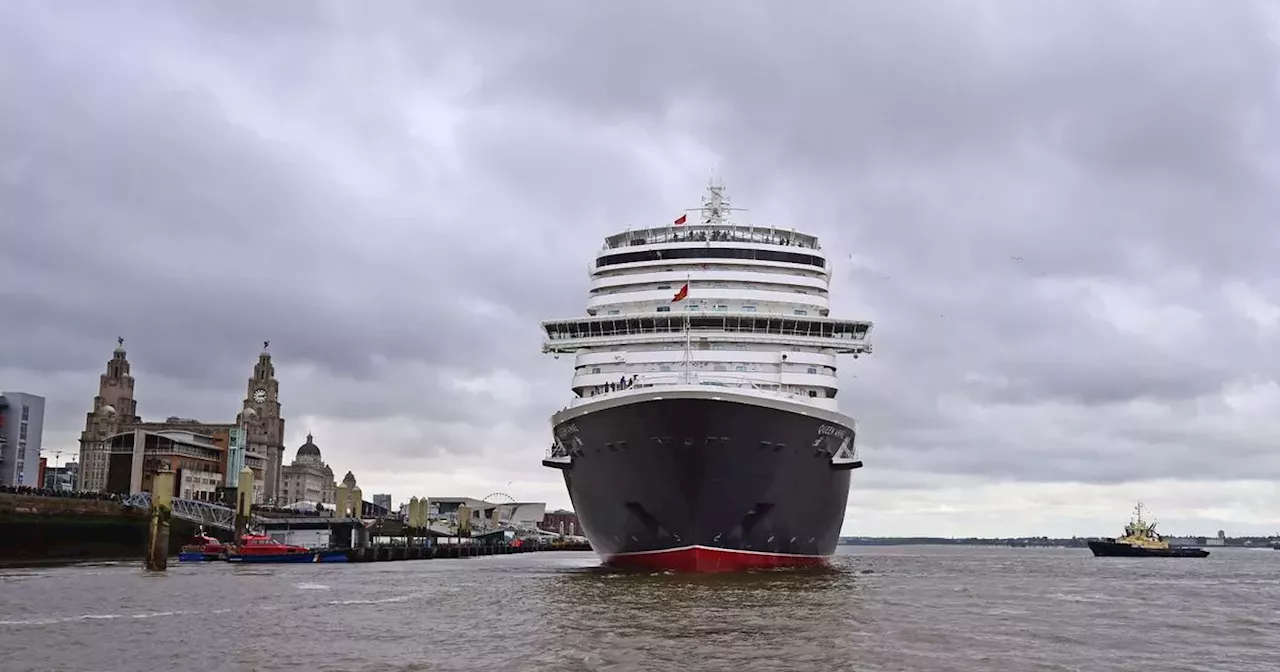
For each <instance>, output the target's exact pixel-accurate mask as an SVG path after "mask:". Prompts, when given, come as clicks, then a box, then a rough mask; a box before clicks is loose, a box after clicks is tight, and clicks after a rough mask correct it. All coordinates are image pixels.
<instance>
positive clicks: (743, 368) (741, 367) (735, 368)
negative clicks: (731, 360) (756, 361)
mask: <svg viewBox="0 0 1280 672" xmlns="http://www.w3.org/2000/svg"><path fill="white" fill-rule="evenodd" d="M733 370H734V371H746V370H747V367H745V366H742V365H741V364H739V365H738V366H735V367H733Z"/></svg>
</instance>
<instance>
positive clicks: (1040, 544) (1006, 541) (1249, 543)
mask: <svg viewBox="0 0 1280 672" xmlns="http://www.w3.org/2000/svg"><path fill="white" fill-rule="evenodd" d="M1098 538H1100V537H1072V538H1070V539H1053V538H1049V537H995V538H980V537H970V538H963V539H957V538H952V537H840V545H841V546H1013V547H1019V548H1023V547H1026V548H1032V547H1036V548H1085V547H1087V546H1088V542H1089V540H1090V539H1098ZM1165 538H1166V539H1169V540H1171V541H1172V540H1175V539H1176V540H1185V541H1186V542H1187V543H1186V544H1185V545H1196V546H1212V547H1218V548H1271V547H1272V546H1273V544H1276V543H1278V542H1277V540H1276V539H1273V538H1269V537H1239V538H1230V537H1229V538H1227V539H1225V540H1222V541H1221V542H1218V539H1217V538H1216V537H1175V536H1167V537H1165ZM1210 540H1212V541H1210Z"/></svg>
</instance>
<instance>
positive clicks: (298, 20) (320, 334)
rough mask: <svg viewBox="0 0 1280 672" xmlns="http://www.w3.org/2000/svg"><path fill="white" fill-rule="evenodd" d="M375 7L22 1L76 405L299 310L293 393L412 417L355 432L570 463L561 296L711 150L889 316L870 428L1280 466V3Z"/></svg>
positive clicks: (30, 317) (26, 117)
mask: <svg viewBox="0 0 1280 672" xmlns="http://www.w3.org/2000/svg"><path fill="white" fill-rule="evenodd" d="M348 7H349V6H348V5H343V4H339V3H268V4H266V5H264V4H262V3H202V2H195V3H182V4H181V5H173V4H164V3H112V4H111V5H110V6H107V5H103V4H99V3H80V4H74V3H59V6H58V9H57V10H56V11H55V10H54V9H52V8H50V7H48V6H45V5H39V4H36V3H25V4H24V3H8V4H5V5H4V6H3V7H0V90H3V91H4V92H5V95H4V96H0V147H3V149H4V151H3V153H0V205H2V206H3V208H2V209H0V227H2V230H3V232H4V233H5V234H6V240H14V239H15V238H14V235H13V233H14V232H17V233H18V238H17V239H19V240H20V241H21V242H20V244H19V245H18V246H8V247H6V248H3V249H0V263H2V264H3V265H4V268H5V269H6V275H7V277H8V280H7V281H6V283H4V284H3V285H0V310H2V311H3V314H4V315H5V324H6V327H7V328H6V339H7V341H6V349H5V350H4V351H3V352H0V369H4V370H10V371H14V370H20V371H24V372H26V373H25V374H24V375H29V376H31V378H30V380H45V381H49V380H52V381H57V383H56V385H55V386H54V389H49V390H44V392H45V393H46V394H47V395H49V396H51V397H56V398H58V402H57V404H60V405H55V406H53V407H52V408H54V409H55V411H56V412H57V415H56V417H55V420H56V422H52V423H50V424H51V426H53V425H57V426H58V427H64V428H72V429H73V428H74V427H75V426H77V425H78V424H79V423H80V422H81V421H82V420H81V419H82V415H81V414H82V413H83V411H84V410H86V408H87V404H88V401H89V397H90V396H91V395H92V391H93V387H94V385H95V382H96V375H97V373H98V372H99V371H100V370H101V368H102V365H103V361H104V360H105V359H106V357H107V356H109V352H110V347H111V346H112V339H113V338H114V337H115V336H117V335H124V336H126V337H128V339H129V348H130V355H131V357H132V358H133V359H134V361H135V362H136V364H135V366H136V367H137V368H138V369H140V370H142V371H144V372H145V374H146V375H147V376H150V378H149V379H147V380H140V381H139V385H140V386H147V385H150V386H152V387H151V389H153V390H155V394H157V395H161V396H160V397H159V398H160V399H167V400H169V403H172V404H174V405H175V406H177V407H179V408H180V409H183V410H182V412H183V413H184V414H200V413H206V412H207V413H210V414H213V416H215V417H211V419H216V418H217V417H226V416H228V415H230V414H231V413H233V412H234V410H235V406H236V405H237V403H238V399H239V398H240V397H241V396H243V394H244V390H243V387H244V379H245V377H246V376H247V375H248V373H249V369H250V368H251V367H252V364H253V361H254V358H255V357H256V354H257V349H258V346H259V345H260V341H261V340H263V339H271V340H272V341H273V347H272V349H273V351H274V352H275V353H276V357H277V360H276V361H277V367H278V368H280V369H281V370H282V371H283V370H285V369H286V367H292V368H291V369H289V371H290V374H289V375H291V376H292V377H293V378H292V379H291V381H286V385H288V384H289V383H290V382H291V383H292V385H293V387H292V388H288V389H287V390H286V396H287V398H286V399H285V404H286V414H294V415H293V416H292V417H307V418H308V422H313V421H314V422H321V421H322V420H324V419H332V420H333V421H334V422H339V421H341V422H357V421H377V420H378V419H379V418H384V419H385V421H386V424H387V425H388V426H392V425H394V426H395V427H401V428H402V429H397V430H396V431H395V432H391V433H388V434H387V436H386V438H385V440H383V439H382V438H379V439H377V441H378V443H377V445H374V446H365V447H363V448H359V449H356V448H351V449H349V452H346V453H344V452H343V451H344V450H348V449H345V448H343V447H342V446H341V441H340V440H337V439H336V438H335V439H330V440H329V442H328V443H326V449H325V450H326V453H325V454H326V459H333V458H332V457H331V456H335V455H336V456H345V457H346V458H348V459H351V460H367V461H370V462H372V461H376V460H377V459H379V457H378V456H379V455H384V456H386V459H387V460H389V461H399V460H407V459H411V458H412V457H413V456H420V455H423V454H424V453H425V454H428V455H433V456H445V455H454V456H458V455H470V456H473V457H476V456H479V455H481V454H483V455H486V456H487V455H490V451H492V454H493V455H498V456H501V455H502V454H503V452H502V451H504V450H505V451H511V452H509V453H507V454H511V455H515V454H517V453H516V452H515V451H517V450H527V451H528V452H530V455H531V456H532V461H531V462H530V464H531V467H530V468H531V469H533V468H536V453H537V452H539V451H540V450H541V446H542V443H543V442H544V438H545V434H546V426H545V417H546V415H547V414H549V413H550V412H551V411H553V410H555V409H556V408H559V407H560V406H562V405H563V403H564V399H565V394H566V389H565V387H566V385H567V381H568V378H569V376H570V373H569V368H570V362H569V360H567V359H564V358H562V359H561V360H559V361H553V360H550V359H548V358H545V357H543V356H541V355H540V354H538V330H537V324H536V323H537V320H539V319H542V318H550V317H569V316H573V315H577V314H581V312H582V304H583V301H585V296H586V294H585V292H586V288H587V277H586V272H587V271H586V266H587V263H588V261H589V259H590V257H591V255H592V254H593V253H594V251H595V250H596V249H597V248H598V246H599V244H600V238H601V237H602V236H603V235H606V234H608V233H613V232H616V231H618V230H621V229H623V228H625V227H627V226H641V225H647V224H652V223H655V222H662V221H667V220H666V218H667V217H668V216H669V214H670V213H671V212H672V211H674V210H676V209H677V208H682V207H687V206H688V205H690V202H691V201H693V200H694V199H696V198H697V197H698V195H699V194H698V193H697V190H698V189H699V187H700V185H701V182H702V180H703V179H705V169H706V168H708V167H710V165H701V164H700V165H688V164H690V163H692V162H706V163H707V164H718V166H719V167H720V168H721V172H722V173H723V174H724V176H725V177H726V179H727V180H728V182H729V187H730V191H731V193H732V194H733V195H734V196H735V198H736V202H737V204H738V205H742V206H746V207H749V208H751V211H750V213H749V216H750V217H751V218H752V219H753V220H755V221H757V222H760V223H765V224H777V225H779V226H782V227H790V226H796V227H800V228H803V229H806V230H810V231H813V232H815V233H818V234H820V235H821V236H822V238H823V241H824V244H825V246H826V248H827V251H828V253H829V255H830V256H831V258H832V260H833V262H834V264H835V279H834V280H833V283H832V290H833V301H834V305H835V310H834V311H833V312H834V313H836V314H839V315H847V316H850V317H868V318H871V319H874V320H876V322H877V327H876V332H875V337H876V339H877V351H876V353H875V354H874V355H872V356H870V357H865V358H862V359H860V360H858V361H857V362H853V361H846V362H843V363H842V368H841V375H842V377H843V382H844V390H843V391H842V394H841V398H842V402H843V405H844V407H845V408H846V409H847V410H849V411H850V412H852V413H854V414H855V415H857V416H858V417H859V418H860V420H861V422H862V428H861V436H862V440H863V441H864V444H863V445H864V451H865V453H866V457H867V459H868V464H870V465H879V466H880V467H881V468H884V469H886V470H890V471H897V472H898V473H916V474H919V473H923V472H936V473H938V474H974V475H983V476H987V477H997V478H1002V479H1012V480H1027V481H1037V480H1055V481H1080V480H1087V481H1096V482H1108V483H1110V482H1116V481H1117V480H1123V479H1125V478H1132V477H1133V474H1134V473H1135V470H1139V469H1140V470H1141V472H1142V474H1141V475H1142V476H1143V477H1148V478H1155V477H1159V476H1180V477H1186V476H1188V474H1194V475H1195V476H1196V477H1200V478H1216V477H1253V476H1256V475H1257V474H1259V473H1264V472H1265V470H1266V469H1273V468H1276V465H1275V464H1274V459H1273V458H1270V457H1268V456H1267V454H1266V453H1265V451H1262V450H1260V449H1259V446H1260V445H1263V443H1264V439H1265V437H1266V436H1267V430H1266V428H1265V424H1264V420H1265V415H1266V414H1265V413H1264V412H1261V411H1258V410H1256V409H1253V407H1249V408H1250V410H1248V411H1247V412H1246V411H1241V410H1240V408H1239V407H1238V406H1232V405H1228V404H1225V403H1222V402H1221V400H1222V399H1225V398H1227V397H1228V395H1231V394H1235V395H1243V396H1245V397H1251V398H1253V397H1256V398H1261V399H1265V398H1266V397H1264V396H1260V395H1263V394H1264V392H1262V391H1259V390H1261V389H1262V388H1257V389H1253V388H1243V387H1241V386H1243V385H1246V383H1247V382H1249V381H1252V382H1254V383H1262V382H1266V381H1269V380H1272V379H1273V378H1274V373H1273V372H1274V371H1275V370H1276V367H1277V366H1280V350H1278V349H1276V348H1275V347H1273V345H1272V342H1273V339H1274V335H1273V334H1272V332H1270V331H1267V329H1265V328H1261V327H1259V326H1257V324H1255V323H1254V322H1252V321H1250V319H1249V318H1248V317H1247V316H1245V315H1243V314H1241V312H1240V310H1239V308H1238V307H1236V306H1233V305H1232V304H1230V303H1229V302H1228V300H1227V296H1226V293H1225V290H1224V287H1225V284H1224V283H1227V282H1228V281H1239V282H1242V283H1244V284H1245V285H1248V286H1251V287H1253V288H1254V289H1255V290H1257V291H1259V292H1261V294H1262V296H1264V297H1266V296H1274V295H1275V291H1274V290H1276V289H1277V287H1280V284H1277V279H1276V276H1275V273H1274V271H1272V270H1271V267H1272V265H1273V263H1274V262H1273V260H1274V259H1275V258H1276V256H1277V251H1278V248H1280V244H1278V241H1277V229H1275V227H1274V226H1272V224H1273V220H1274V216H1275V212H1276V211H1277V205H1278V204H1277V196H1276V194H1277V193H1280V190H1277V189H1275V183H1276V179H1275V176H1276V169H1277V163H1276V160H1275V159H1274V157H1275V156H1277V152H1276V150H1277V140H1278V135H1277V133H1278V130H1280V129H1278V128H1277V123H1280V122H1278V121H1277V120H1280V105H1278V104H1277V103H1278V101H1277V97H1276V92H1277V89H1276V81H1277V77H1276V76H1277V74H1278V73H1277V62H1278V61H1277V53H1276V48H1275V44H1274V41H1273V39H1272V37H1271V31H1272V30H1273V28H1272V26H1273V25H1274V22H1273V20H1272V17H1271V16H1269V15H1268V14H1267V13H1266V12H1267V11H1269V10H1268V9H1267V6H1266V5H1265V4H1264V3H1253V4H1250V3H1244V2H1236V3H1221V2H1211V1H1206V2H1181V3H1155V2H1132V3H1125V4H1123V5H1116V4H1115V3H1105V2H1086V3H1081V2H1069V3H1068V2H1048V1H1044V2H1024V3H1016V4H1013V3H915V4H908V5H904V4H902V3H847V2H789V3H771V4H765V3H756V4H748V3H741V2H704V3H699V4H698V6H697V9H696V11H695V10H694V9H691V8H690V6H689V5H688V4H687V3H679V2H674V1H658V2H646V3H617V2H611V3H572V4H570V3H551V4H548V3H536V4H530V3H513V4H510V5H506V6H503V7H502V8H501V9H499V8H497V7H496V6H494V5H486V4H477V3H470V4H468V3H451V4H447V5H443V6H436V5H432V6H431V7H426V6H424V5H422V4H420V3H409V2H401V3H379V4H378V6H377V8H376V10H371V9H361V10H360V11H356V10H354V9H349V8H348ZM862 264H866V265H869V268H859V265H862ZM10 324H17V325H20V326H19V327H18V328H16V329H14V328H10V327H8V325H10ZM503 371H509V372H512V374H514V375H515V376H516V378H517V379H518V378H523V381H521V382H513V380H512V379H511V378H509V377H505V374H501V372H503ZM50 376H52V377H50ZM76 376H79V378H76ZM69 380H77V381H78V382H76V383H74V384H71V383H68V382H66V381H69ZM477 381H478V382H477ZM64 387H65V389H64ZM1241 390H1243V391H1241ZM1135 404H1137V405H1136V406H1135ZM1143 404H1146V405H1147V406H1142V405H1143ZM155 406H159V402H158V401H156V402H153V403H152V407H155ZM1148 406H1150V407H1153V408H1159V409H1164V410H1163V411H1161V413H1163V415H1161V414H1153V415H1150V416H1148V415H1145V414H1144V413H1146V411H1141V410H1140V409H1143V408H1147V407H1148ZM148 408H150V407H148ZM58 409H62V410H58ZM185 409H191V410H190V411H188V410H185ZM1135 409H1139V410H1135ZM155 412H158V413H160V412H164V411H160V410H159V408H157V409H156V411H155ZM174 412H178V411H177V410H176V409H175V411H174ZM144 413H152V411H150V410H145V411H144ZM1242 413H1243V415H1241V414H1242ZM313 419H314V420H313ZM362 426H363V425H362ZM500 427H501V428H504V429H502V430H501V432H499V431H498V430H496V429H494V428H500ZM511 427H514V428H518V429H510V428H511ZM1233 427H1234V429H1231V428H1233ZM294 429H296V428H294V427H291V431H293V430H294ZM485 430H491V431H492V432H497V433H493V434H492V435H491V436H489V437H488V438H486V437H485V436H482V435H481V433H482V432H483V431H485ZM298 431H301V430H298ZM370 431H372V430H370ZM388 432H390V430H388ZM517 434H520V435H522V436H523V437H524V438H522V439H516V438H514V437H516V435H517ZM494 437H497V438H494ZM350 441H351V442H352V443H353V444H354V443H357V442H360V441H359V440H358V439H357V438H356V437H352V439H351V440H350ZM370 441H373V439H370ZM501 442H506V443H505V444H504V445H497V443H501ZM360 443H361V445H364V444H363V442H360ZM516 443H520V444H521V445H520V446H517V445H514V444H516ZM523 444H527V446H526V445H523ZM519 454H520V455H523V453H519ZM477 459H478V458H477ZM512 459H514V458H512ZM521 459H523V458H521ZM397 463H399V462H397ZM544 476H545V475H544ZM547 478H550V477H547ZM926 480H927V479H926ZM908 481H910V479H909V478H908V479H906V480H904V481H902V482H904V483H906V482H908ZM894 482H896V481H894ZM881 485H883V486H884V487H899V486H895V485H893V482H890V481H883V482H882V483H881ZM901 487H907V486H901Z"/></svg>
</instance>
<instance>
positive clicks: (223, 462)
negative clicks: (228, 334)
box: [79, 338, 284, 504]
mask: <svg viewBox="0 0 1280 672" xmlns="http://www.w3.org/2000/svg"><path fill="white" fill-rule="evenodd" d="M116 341H117V343H116V349H115V350H114V351H113V352H112V356H111V359H110V360H108V361H107V368H106V372H105V373H103V374H102V375H101V376H100V377H99V380H98V395H97V396H96V397H94V400H93V409H92V410H91V411H89V412H88V413H87V414H86V416H85V426H84V430H83V431H82V432H81V434H80V460H79V465H80V471H79V480H80V483H79V488H80V489H82V490H89V491H96V492H116V491H115V490H112V489H111V487H109V485H108V482H111V483H112V484H114V486H115V487H122V486H124V484H126V483H129V484H132V479H125V478H124V476H121V475H120V473H119V472H117V475H116V477H115V478H114V479H112V478H111V477H110V475H109V472H110V469H111V464H112V463H113V460H115V463H116V465H117V466H116V467H115V468H116V469H117V470H119V469H123V468H124V467H121V466H119V464H120V463H119V460H118V459H116V458H114V457H113V456H115V455H120V454H121V452H120V451H123V450H124V448H123V447H122V445H121V443H120V442H121V440H120V439H117V438H116V437H118V436H120V435H121V434H127V433H130V432H134V431H143V432H151V433H155V434H161V435H166V433H172V432H178V433H179V436H180V435H181V433H184V432H185V433H188V434H191V435H193V436H196V437H201V438H198V439H192V441H195V443H196V444H199V445H201V446H206V444H209V445H212V448H213V449H214V450H216V451H217V452H218V455H217V459H216V462H217V466H216V468H213V469H209V468H208V467H209V466H210V465H207V464H204V463H201V465H200V469H199V470H197V469H196V468H194V467H193V466H192V465H186V466H185V467H182V466H180V465H177V464H175V465H171V466H172V467H173V468H174V469H175V471H176V470H178V469H181V468H185V469H187V470H189V472H190V478H191V480H190V481H189V482H188V483H187V484H186V485H183V484H181V483H180V484H179V488H178V489H179V495H178V496H181V491H183V490H185V489H190V490H191V492H192V493H193V494H194V493H205V492H207V488H206V487H205V486H206V485H207V484H206V483H205V481H206V480H207V479H208V478H210V477H211V476H210V474H216V476H217V478H218V479H219V482H218V483H217V485H218V486H230V487H234V486H235V485H236V481H237V480H238V478H239V474H240V469H242V468H243V467H245V466H248V467H249V468H250V469H251V470H253V473H254V493H255V497H254V503H255V504H261V503H263V502H264V501H267V500H270V499H273V498H275V497H276V496H277V495H278V492H279V480H280V474H281V470H280V467H281V463H282V458H283V453H284V444H283V440H282V437H283V435H284V419H283V418H281V416H280V402H279V393H280V385H279V382H278V381H277V380H276V378H275V367H274V366H273V365H272V363H271V355H270V354H269V353H268V352H267V350H266V346H267V345H268V343H265V342H264V343H263V350H262V352H261V353H260V354H259V356H258V361H257V363H256V364H255V365H254V368H253V375H252V376H251V377H250V378H249V384H248V393H247V394H246V396H245V398H244V400H243V402H242V404H241V410H240V412H239V414H238V415H237V416H236V420H235V422H232V423H207V422H201V421H199V420H193V419H189V418H179V417H169V418H167V419H166V420H165V421H164V422H143V421H142V419H141V418H140V417H139V416H138V404H137V401H136V399H135V398H134V392H135V390H134V385H135V380H134V377H133V376H132V375H131V371H130V363H129V359H128V355H127V353H126V352H125V349H124V339H123V338H119V339H116ZM206 439H207V441H206ZM111 440H114V447H113V445H111V444H109V441H111ZM179 440H185V439H181V438H180V439H179ZM144 453H145V449H144ZM129 468H130V469H132V466H130V467H129ZM188 486H189V488H188ZM130 487H131V486H130ZM204 496H205V495H204V494H201V497H204Z"/></svg>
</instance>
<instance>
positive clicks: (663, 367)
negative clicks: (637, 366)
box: [658, 364, 671, 371]
mask: <svg viewBox="0 0 1280 672" xmlns="http://www.w3.org/2000/svg"><path fill="white" fill-rule="evenodd" d="M658 370H659V371H670V370H671V366H670V365H667V364H663V365H662V366H659V367H658Z"/></svg>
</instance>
